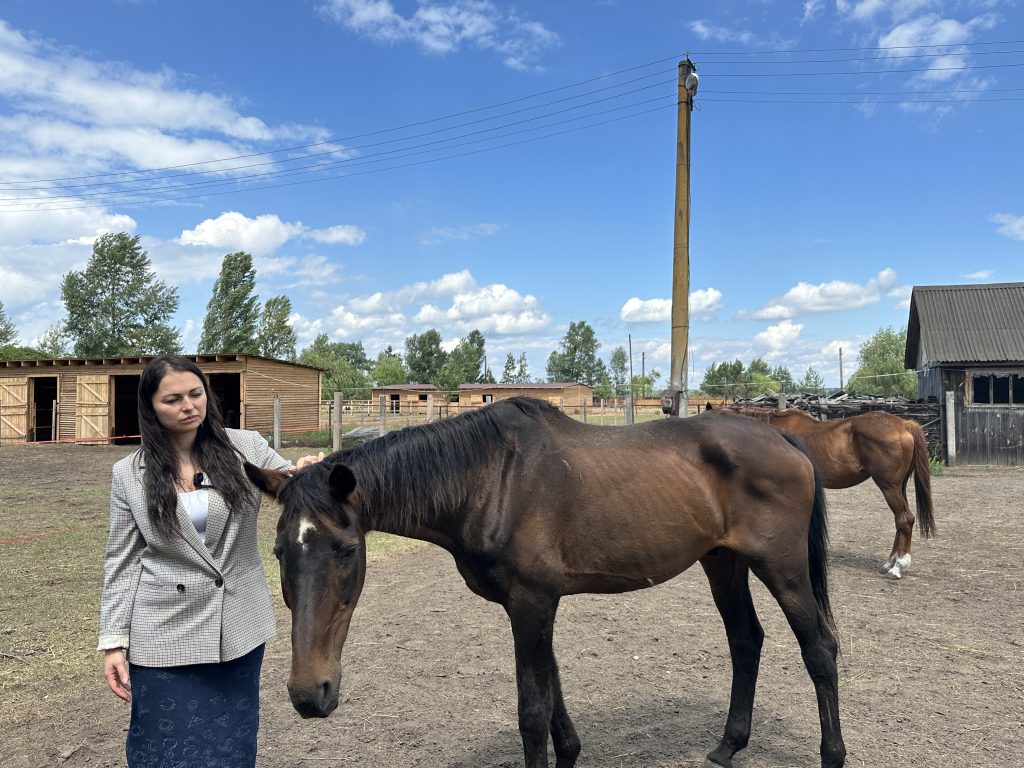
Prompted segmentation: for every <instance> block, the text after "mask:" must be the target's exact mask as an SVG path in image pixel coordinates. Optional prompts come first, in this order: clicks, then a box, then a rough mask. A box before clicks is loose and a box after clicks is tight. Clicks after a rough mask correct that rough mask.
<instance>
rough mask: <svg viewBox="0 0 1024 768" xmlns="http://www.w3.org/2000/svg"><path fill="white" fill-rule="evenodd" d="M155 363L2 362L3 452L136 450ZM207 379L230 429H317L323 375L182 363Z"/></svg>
mask: <svg viewBox="0 0 1024 768" xmlns="http://www.w3.org/2000/svg"><path fill="white" fill-rule="evenodd" d="M154 357H156V356H155V355H148V356H142V357H114V358H59V359H50V360H2V361H0V444H3V443H21V442H39V441H56V440H60V441H69V442H70V441H78V442H89V443H100V442H110V441H111V440H116V441H118V442H132V441H133V440H136V439H137V437H136V436H137V435H138V433H139V423H138V413H137V407H136V396H137V393H138V387H139V377H140V376H141V374H142V370H143V369H144V368H145V367H146V363H148V362H149V361H150V360H152V359H153V358H154ZM184 357H186V358H188V359H189V360H194V361H195V362H196V364H197V365H198V366H199V367H200V368H201V369H202V371H203V372H204V373H205V374H206V375H207V377H208V378H209V381H210V388H211V389H212V390H213V392H214V393H215V394H216V396H217V398H218V400H219V401H220V407H221V411H222V412H223V413H224V418H225V421H226V423H227V425H228V426H229V427H236V428H243V429H254V430H257V431H258V432H261V433H262V434H264V435H269V434H270V433H271V432H272V430H273V426H274V396H275V395H277V396H279V398H280V403H281V428H282V430H288V429H292V430H298V429H316V428H317V422H318V415H319V408H320V379H321V376H322V375H323V372H322V371H321V370H320V369H319V368H312V367H310V366H308V365H299V364H297V363H288V362H284V361H281V360H271V359H269V358H265V357H258V356H256V355H242V354H224V355H184Z"/></svg>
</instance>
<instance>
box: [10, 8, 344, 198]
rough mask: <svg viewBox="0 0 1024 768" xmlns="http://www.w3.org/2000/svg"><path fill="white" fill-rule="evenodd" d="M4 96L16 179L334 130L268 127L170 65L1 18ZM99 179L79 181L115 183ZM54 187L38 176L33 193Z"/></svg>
mask: <svg viewBox="0 0 1024 768" xmlns="http://www.w3.org/2000/svg"><path fill="white" fill-rule="evenodd" d="M0 104H2V105H3V109H2V112H3V116H2V117H0V172H2V174H3V177H4V178H5V179H8V180H17V179H21V180H31V179H51V178H58V177H64V176H85V175H90V174H101V173H105V172H111V171H125V170H134V169H139V168H158V167H167V166H179V165H189V164H196V163H207V162H210V161H214V160H217V159H220V158H224V157H231V156H236V155H241V154H249V153H251V152H253V151H254V145H258V144H259V143H263V142H274V141H282V140H287V141H300V142H302V143H308V142H315V141H321V140H323V139H325V138H326V137H327V135H328V132H327V131H326V130H324V129H323V128H319V127H310V126H298V125H290V124H289V125H279V126H271V125H267V124H266V123H265V122H264V121H263V120H262V119H260V118H259V117H256V116H254V115H249V114H245V113H243V112H242V111H241V110H240V109H239V107H238V106H237V105H236V104H235V103H234V100H233V99H231V98H228V97H225V96H221V95H217V94H214V93H211V92H208V91H202V90H195V89H194V88H191V87H189V86H187V85H185V84H184V82H183V79H182V78H181V77H180V76H179V75H178V74H177V73H175V72H173V71H172V70H170V69H167V68H164V69H161V70H158V71H143V70H140V69H136V68H134V67H132V66H131V65H129V64H125V63H122V62H109V61H96V60H93V59H90V58H87V57H86V56H83V55H82V54H81V53H80V52H78V51H77V50H69V49H65V48H61V47H58V46H56V45H54V44H52V43H50V42H47V41H43V40H40V39H37V38H34V37H31V36H26V35H25V34H23V33H21V32H19V31H18V30H15V29H14V28H12V27H11V26H10V25H9V24H7V23H6V22H4V21H2V20H0ZM219 167H220V168H221V169H224V165H223V164H220V165H219ZM271 167H272V166H271ZM190 170H193V171H198V170H199V169H197V168H192V169H190ZM204 171H205V172H214V170H213V169H212V168H210V167H205V168H204ZM176 183H182V182H181V180H180V179H178V180H176ZM95 184H96V181H95V180H93V181H90V182H88V185H89V186H83V187H80V188H81V189H82V190H83V192H84V191H90V192H95V191H100V190H102V191H106V192H108V193H109V192H112V191H115V190H116V187H114V186H108V187H107V188H106V189H104V188H102V187H98V186H95ZM48 189H50V186H49V185H48V184H47V183H46V182H40V183H39V187H38V190H36V191H34V192H31V193H29V192H26V193H25V196H26V197H27V196H29V195H30V194H32V195H34V196H40V195H42V194H45V193H46V191H47V190H48ZM122 189H123V188H122ZM155 191H156V192H161V193H166V191H167V187H166V186H162V187H160V188H159V189H155ZM59 194H64V195H66V194H68V193H67V192H61V193H59Z"/></svg>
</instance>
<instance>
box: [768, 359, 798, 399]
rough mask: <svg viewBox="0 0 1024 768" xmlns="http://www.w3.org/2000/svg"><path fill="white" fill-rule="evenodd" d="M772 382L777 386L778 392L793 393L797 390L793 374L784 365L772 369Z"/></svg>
mask: <svg viewBox="0 0 1024 768" xmlns="http://www.w3.org/2000/svg"><path fill="white" fill-rule="evenodd" d="M772 380H773V383H774V384H775V391H776V392H793V391H794V390H795V389H796V382H795V381H793V374H792V373H790V370H789V368H787V367H786V366H784V365H777V366H775V368H773V369H772Z"/></svg>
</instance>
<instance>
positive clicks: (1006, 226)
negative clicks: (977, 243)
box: [989, 213, 1024, 240]
mask: <svg viewBox="0 0 1024 768" xmlns="http://www.w3.org/2000/svg"><path fill="white" fill-rule="evenodd" d="M989 221H991V222H994V223H996V224H999V225H1000V226H999V229H997V230H996V232H998V233H999V234H1000V235H1003V236H1004V237H1009V238H1010V239H1012V240H1024V215H1018V214H1015V213H997V214H994V215H992V216H990V217H989Z"/></svg>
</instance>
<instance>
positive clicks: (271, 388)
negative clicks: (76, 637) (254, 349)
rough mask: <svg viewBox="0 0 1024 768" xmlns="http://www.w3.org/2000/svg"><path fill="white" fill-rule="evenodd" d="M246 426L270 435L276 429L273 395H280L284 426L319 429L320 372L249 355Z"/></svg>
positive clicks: (245, 377) (245, 376)
mask: <svg viewBox="0 0 1024 768" xmlns="http://www.w3.org/2000/svg"><path fill="white" fill-rule="evenodd" d="M242 388H243V393H244V394H243V398H242V413H243V417H244V420H243V421H242V425H243V427H244V428H245V429H255V430H257V431H258V432H260V433H261V434H263V435H269V434H271V433H272V432H273V429H274V395H275V394H276V395H279V396H280V398H281V423H282V429H286V430H289V431H295V430H302V429H317V428H318V426H319V423H320V372H319V371H317V370H315V369H313V368H299V367H296V366H291V365H285V364H282V363H277V362H275V361H273V360H261V359H258V358H252V357H250V358H247V365H246V369H245V372H244V373H243V374H242Z"/></svg>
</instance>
